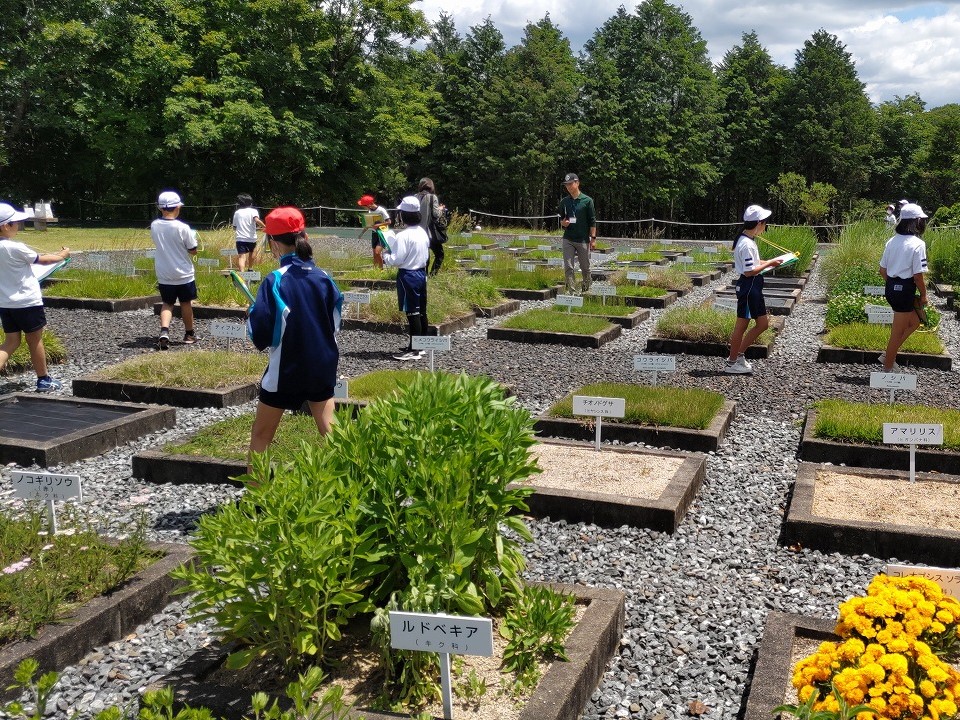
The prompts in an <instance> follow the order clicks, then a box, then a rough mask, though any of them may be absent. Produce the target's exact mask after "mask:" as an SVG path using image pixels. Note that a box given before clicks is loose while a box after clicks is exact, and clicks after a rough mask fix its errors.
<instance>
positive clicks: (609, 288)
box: [590, 283, 617, 297]
mask: <svg viewBox="0 0 960 720" xmlns="http://www.w3.org/2000/svg"><path fill="white" fill-rule="evenodd" d="M590 294H591V295H603V296H605V297H610V296H611V295H616V294H617V286H616V285H610V284H608V283H594V284H593V285H591V286H590Z"/></svg>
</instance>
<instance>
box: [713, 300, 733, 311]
mask: <svg viewBox="0 0 960 720" xmlns="http://www.w3.org/2000/svg"><path fill="white" fill-rule="evenodd" d="M713 309H714V310H728V311H731V312H736V311H737V301H736V299H735V298H717V299H716V300H714V301H713Z"/></svg>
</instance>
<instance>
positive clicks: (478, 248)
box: [467, 243, 483, 250]
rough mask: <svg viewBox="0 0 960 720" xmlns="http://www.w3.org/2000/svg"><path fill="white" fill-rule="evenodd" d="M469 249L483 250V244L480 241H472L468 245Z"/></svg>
mask: <svg viewBox="0 0 960 720" xmlns="http://www.w3.org/2000/svg"><path fill="white" fill-rule="evenodd" d="M467 250H483V245H480V244H479V243H471V244H469V245H467Z"/></svg>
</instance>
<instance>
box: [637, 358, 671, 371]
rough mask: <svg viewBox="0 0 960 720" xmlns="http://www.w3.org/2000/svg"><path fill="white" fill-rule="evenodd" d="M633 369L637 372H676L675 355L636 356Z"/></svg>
mask: <svg viewBox="0 0 960 720" xmlns="http://www.w3.org/2000/svg"><path fill="white" fill-rule="evenodd" d="M633 369H634V370H636V371H637V372H655V373H657V372H676V370H677V358H676V356H675V355H634V356H633Z"/></svg>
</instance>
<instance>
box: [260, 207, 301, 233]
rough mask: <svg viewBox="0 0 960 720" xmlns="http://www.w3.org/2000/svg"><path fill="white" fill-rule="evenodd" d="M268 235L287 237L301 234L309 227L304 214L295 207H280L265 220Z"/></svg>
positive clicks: (272, 211)
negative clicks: (291, 234) (292, 234)
mask: <svg viewBox="0 0 960 720" xmlns="http://www.w3.org/2000/svg"><path fill="white" fill-rule="evenodd" d="M263 223H264V225H266V232H267V235H285V234H286V233H297V232H301V231H302V230H303V229H304V228H306V227H307V221H306V220H305V219H304V217H303V213H302V212H300V211H299V210H297V208H295V207H278V208H274V209H273V210H271V211H270V213H269V214H268V215H267V216H266V217H265V218H264V219H263Z"/></svg>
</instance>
